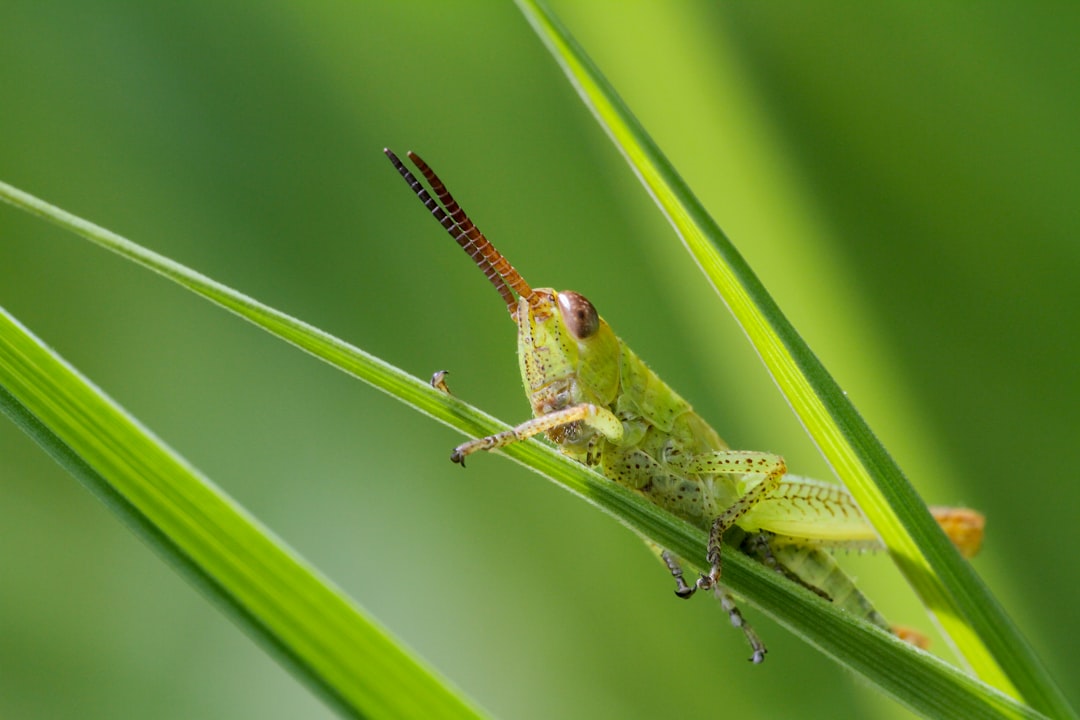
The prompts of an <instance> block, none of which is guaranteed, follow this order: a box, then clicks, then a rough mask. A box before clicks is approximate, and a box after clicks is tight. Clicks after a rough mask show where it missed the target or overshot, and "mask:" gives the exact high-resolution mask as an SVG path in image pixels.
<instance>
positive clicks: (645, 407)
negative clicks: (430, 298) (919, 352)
mask: <svg viewBox="0 0 1080 720" xmlns="http://www.w3.org/2000/svg"><path fill="white" fill-rule="evenodd" d="M384 152H385V153H386V155H387V157H389V158H390V162H392V163H393V164H394V167H395V168H397V171H398V172H399V173H401V176H402V177H403V178H405V180H406V182H408V183H409V186H410V187H411V188H412V190H413V192H415V193H416V195H417V196H418V197H419V198H420V200H421V201H422V202H423V203H424V206H425V207H427V209H428V210H429V211H430V212H431V214H432V215H434V217H435V219H436V220H438V221H439V223H440V224H441V225H442V226H443V227H444V228H445V229H446V231H447V232H448V233H450V236H451V237H453V238H454V240H455V241H457V243H458V245H460V246H461V247H462V248H463V249H464V250H465V252H466V253H468V254H469V256H470V257H471V258H472V259H473V262H475V263H476V265H477V267H479V268H480V270H481V271H482V272H483V273H484V275H485V276H486V277H487V279H488V280H489V281H490V282H491V284H492V285H494V286H495V289H496V290H497V291H498V292H499V295H500V296H501V297H502V299H503V302H505V303H506V307H507V309H508V310H509V311H510V316H511V317H512V318H513V320H514V322H515V323H516V324H517V328H518V361H519V363H520V366H521V377H522V381H523V382H524V384H525V391H526V393H527V394H528V396H529V402H530V403H531V404H532V409H533V415H534V417H533V419H531V420H528V421H526V422H524V423H522V424H520V425H518V426H517V427H515V428H513V429H511V430H507V431H505V432H501V433H498V434H497V435H491V436H489V437H484V438H478V439H476V440H471V441H469V442H466V443H464V444H462V445H459V446H458V447H457V448H455V449H454V451H453V453H452V454H451V456H450V459H451V460H453V461H454V462H456V463H459V464H461V465H464V464H465V458H466V457H467V456H469V455H471V454H472V453H474V452H476V451H478V450H493V449H495V448H499V447H502V446H504V445H509V444H510V443H514V442H519V441H522V440H525V439H527V438H530V437H532V436H534V435H538V434H540V433H546V434H547V436H548V438H549V439H550V440H551V441H552V442H554V443H555V444H556V446H557V447H558V448H559V450H560V451H561V452H562V453H564V454H565V455H568V456H569V457H571V458H573V459H574V460H577V461H578V462H581V463H583V464H585V465H588V466H590V467H595V468H596V469H598V470H599V471H600V472H601V473H603V474H604V475H605V476H606V477H608V478H609V479H611V480H612V481H614V482H616V483H619V484H620V485H623V486H624V487H627V488H630V489H631V490H634V491H635V492H637V493H639V494H641V495H642V496H644V497H645V498H647V499H648V500H649V501H650V502H652V503H654V504H656V505H658V506H660V507H662V508H664V509H665V510H667V511H669V512H671V513H672V514H674V515H677V516H679V517H681V518H684V519H685V520H687V521H689V522H691V523H693V524H695V525H697V526H699V527H701V528H703V529H705V530H707V531H708V533H709V541H708V549H707V553H706V556H705V564H706V565H707V566H708V568H709V569H708V572H707V573H705V574H703V575H701V576H700V577H699V578H698V579H697V580H696V582H694V583H693V584H688V583H687V582H686V581H685V580H684V578H683V570H682V567H681V565H680V560H679V558H678V557H676V556H675V555H674V554H673V553H670V552H668V551H666V550H663V549H661V548H657V547H654V548H653V550H654V551H655V552H656V553H657V554H658V555H659V556H660V558H661V560H662V561H663V562H664V564H665V565H666V566H667V568H668V570H669V571H670V572H671V574H672V576H674V578H675V582H676V590H675V593H676V594H677V595H678V596H679V597H682V598H688V597H690V596H691V595H693V594H694V593H695V592H696V591H697V590H707V589H710V588H711V589H713V591H714V592H715V593H716V595H717V597H718V598H719V599H720V602H721V604H722V606H723V607H724V609H725V610H727V612H728V613H729V615H730V617H731V621H732V624H734V625H735V626H737V627H740V628H742V630H743V632H744V633H745V634H746V638H747V640H748V641H749V643H750V646H751V649H752V653H753V654H752V655H751V657H750V660H751V661H753V662H755V663H758V662H761V661H762V660H764V658H765V652H766V650H765V645H764V644H763V643H762V642H761V640H760V639H759V638H758V636H757V634H756V633H755V632H754V631H753V629H752V628H751V627H750V625H749V624H748V623H747V622H746V621H745V620H744V619H743V617H742V614H741V613H740V612H739V610H738V608H737V607H736V606H735V602H734V599H733V598H732V596H731V594H730V593H729V592H728V591H726V590H725V589H724V588H723V587H722V586H721V585H720V584H719V579H720V549H721V546H722V542H723V540H724V539H725V538H726V539H727V540H728V542H729V543H732V544H735V545H736V546H737V547H738V548H739V549H740V550H742V551H743V552H745V553H747V554H748V555H750V556H752V557H754V558H755V559H757V560H759V561H761V562H762V563H764V564H766V565H767V566H769V567H772V568H774V569H775V570H777V571H778V572H780V573H782V574H783V575H785V576H786V577H788V578H790V579H791V580H793V581H795V582H796V583H798V584H800V585H802V586H803V587H805V588H807V589H809V590H811V591H812V592H814V593H817V594H818V595H821V596H822V597H824V598H826V599H829V600H831V601H832V602H833V603H835V604H836V605H838V606H839V607H841V608H844V609H845V610H847V611H849V612H852V613H854V614H855V615H857V616H858V617H861V618H864V619H866V620H868V621H869V622H871V623H873V624H875V625H878V626H879V627H882V628H884V629H885V630H888V631H891V632H894V633H896V634H897V635H900V636H901V637H904V638H905V639H907V640H909V641H911V642H913V643H915V644H919V645H923V644H925V639H924V638H923V637H922V636H921V635H919V634H918V633H917V632H915V631H911V630H907V629H903V628H898V627H892V626H890V625H889V623H887V622H886V621H885V619H884V618H883V617H882V616H881V615H880V614H879V613H878V612H877V611H876V610H875V609H874V607H873V605H871V604H870V601H869V600H867V598H866V596H865V595H863V594H862V592H860V591H859V589H858V588H856V587H855V584H854V582H853V581H852V579H851V578H850V577H849V576H848V575H847V574H845V573H844V572H843V571H842V570H841V569H840V567H839V566H838V565H837V564H836V562H835V560H834V559H833V557H832V555H831V554H829V553H828V552H826V551H827V550H829V549H833V548H841V547H842V548H860V549H861V548H874V547H878V546H879V541H878V539H877V536H876V535H875V534H874V530H873V528H872V527H871V526H870V524H869V523H868V522H867V521H866V519H865V518H864V517H863V515H862V513H861V512H860V511H859V508H858V506H857V505H856V504H855V501H854V500H853V499H852V497H851V494H850V493H849V492H848V491H847V489H846V488H844V487H843V486H841V485H836V484H833V483H826V482H821V481H818V480H811V479H809V478H802V477H796V476H794V475H789V474H788V473H787V467H786V465H785V464H784V460H783V458H782V457H780V456H779V455H773V454H771V453H765V452H753V451H743V450H732V449H730V448H729V447H728V446H727V445H726V444H725V443H724V441H723V440H721V439H720V436H719V435H717V433H716V431H715V430H713V429H712V428H711V427H710V426H709V425H708V423H706V422H705V420H703V419H702V418H701V416H700V415H698V414H697V413H696V412H694V410H693V409H692V408H691V407H690V404H689V403H688V402H686V401H685V400H683V399H682V398H681V397H680V396H679V395H678V394H677V393H676V392H675V391H674V390H672V389H671V388H670V387H668V386H667V385H666V384H665V383H664V381H663V380H661V379H660V378H659V377H658V376H657V375H656V373H654V372H653V371H652V370H650V369H649V368H648V366H646V365H645V363H644V362H642V361H641V359H639V358H638V356H637V355H635V354H634V352H633V351H632V350H630V348H629V347H627V346H626V344H625V343H623V342H622V341H621V340H619V338H617V337H616V336H615V333H614V332H612V330H611V328H610V327H609V326H608V324H607V323H606V322H604V320H603V318H601V317H600V316H599V315H598V314H597V312H596V308H594V307H593V305H592V303H590V302H589V301H588V300H587V299H586V298H585V297H584V296H583V295H581V294H579V293H576V292H573V291H570V290H563V291H561V292H556V291H555V290H552V289H550V288H535V289H534V288H532V287H530V286H529V284H528V283H526V282H525V280H524V279H523V278H522V277H521V275H520V274H519V273H518V271H517V270H515V269H514V268H513V267H512V266H511V265H510V263H509V262H507V261H506V259H505V258H504V257H503V256H502V255H501V254H500V253H499V252H498V251H497V250H496V249H495V248H494V247H493V246H492V245H491V243H490V242H488V240H487V238H485V237H484V235H483V233H481V232H480V231H479V229H477V227H476V226H475V225H474V224H473V223H472V221H470V220H469V218H468V216H467V215H466V214H465V212H464V211H463V210H462V209H461V207H460V206H459V205H458V204H457V203H456V202H455V201H454V198H453V196H451V195H450V193H449V192H448V191H447V190H446V186H445V185H443V183H442V181H441V180H439V178H438V176H437V175H436V174H435V173H434V171H432V169H431V168H430V167H428V165H427V164H426V163H425V162H424V161H423V160H421V159H420V157H419V156H417V155H416V154H415V153H412V152H410V153H407V155H408V157H409V159H410V160H412V162H413V163H414V164H415V165H416V167H417V168H418V169H419V171H420V173H421V174H422V175H423V176H424V177H425V178H426V179H427V181H428V183H429V184H430V185H431V189H432V192H433V193H434V194H435V198H437V201H436V199H433V198H432V197H431V195H430V194H429V193H428V192H427V190H425V189H424V187H423V185H421V184H420V181H419V180H417V179H416V177H415V176H414V175H413V174H412V173H411V172H410V171H409V170H408V169H407V168H406V167H405V166H404V165H403V164H402V163H401V161H400V160H399V159H398V158H397V156H396V155H394V153H393V152H391V151H390V150H385V151H384ZM440 379H441V378H440ZM931 511H932V512H933V514H934V517H935V518H936V519H937V520H938V522H939V523H940V524H941V526H942V527H943V528H944V529H945V531H946V533H947V534H948V535H949V537H950V538H951V539H952V540H953V542H954V543H955V544H956V545H957V547H958V548H959V549H960V551H961V552H962V553H963V554H965V555H967V556H971V555H973V554H974V553H975V552H976V551H977V550H978V548H979V545H980V543H981V541H982V533H983V517H982V515H980V514H979V513H977V512H975V511H973V510H968V509H965V508H931Z"/></svg>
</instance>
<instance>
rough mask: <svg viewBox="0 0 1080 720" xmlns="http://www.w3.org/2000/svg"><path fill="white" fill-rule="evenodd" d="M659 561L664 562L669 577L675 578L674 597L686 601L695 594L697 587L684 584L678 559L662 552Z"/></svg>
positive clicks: (665, 551) (666, 552)
mask: <svg viewBox="0 0 1080 720" xmlns="http://www.w3.org/2000/svg"><path fill="white" fill-rule="evenodd" d="M657 549H659V548H657ZM660 559H661V560H663V561H664V564H665V565H667V569H668V571H669V572H670V573H671V576H672V577H673V578H675V595H677V596H678V597H681V598H682V599H683V600H686V599H688V598H689V597H690V596H691V595H693V594H694V593H696V592H697V585H687V584H686V580H684V579H683V569H682V565H679V559H678V558H677V557H675V555H674V554H672V553H670V552H668V551H667V550H664V551H663V552H661V553H660Z"/></svg>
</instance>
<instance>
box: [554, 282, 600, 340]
mask: <svg viewBox="0 0 1080 720" xmlns="http://www.w3.org/2000/svg"><path fill="white" fill-rule="evenodd" d="M559 312H560V313H562V318H563V322H564V323H565V324H566V328H567V329H568V330H569V331H570V332H571V334H573V336H574V337H575V338H577V339H578V340H585V339H587V338H590V337H592V336H593V335H595V334H596V331H597V330H599V329H600V316H599V315H597V314H596V308H594V307H593V304H592V303H591V302H589V301H588V300H587V299H586V298H585V296H584V295H581V294H579V293H576V292H574V291H573V290H563V291H562V292H561V293H559Z"/></svg>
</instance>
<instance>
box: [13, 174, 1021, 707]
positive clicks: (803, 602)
mask: <svg viewBox="0 0 1080 720" xmlns="http://www.w3.org/2000/svg"><path fill="white" fill-rule="evenodd" d="M0 199H3V200H6V201H8V202H10V203H12V204H14V205H17V206H18V207H21V208H24V209H26V210H28V211H30V212H32V213H34V214H36V215H38V216H40V217H43V218H45V219H47V220H49V221H51V222H53V223H55V224H57V225H59V226H61V227H63V228H65V229H68V230H71V231H72V232H74V233H76V234H78V235H81V236H83V237H85V238H86V239H88V240H90V241H92V242H94V243H96V244H98V245H101V246H102V247H105V248H108V249H110V250H113V251H114V252H117V253H119V254H121V255H123V256H124V257H127V258H129V259H132V260H134V261H135V262H137V263H139V264H141V265H143V266H145V267H147V268H149V269H152V270H154V271H155V272H158V273H161V274H163V275H165V276H167V277H169V278H171V279H172V280H174V281H176V282H178V283H180V284H181V285H184V286H185V287H188V288H190V289H191V290H193V291H194V292H196V293H197V294H199V295H202V296H203V297H205V298H207V299H209V300H212V301H213V302H215V303H218V304H220V305H222V306H223V307H226V308H228V309H230V310H232V311H233V312H235V313H236V314H238V315H240V316H242V317H244V318H246V319H248V320H250V321H251V322H253V323H254V324H256V325H258V326H259V327H261V328H263V329H265V330H267V331H268V332H270V333H272V334H274V335H276V336H278V337H280V338H282V339H284V340H287V341H288V342H290V343H292V344H294V345H296V346H297V347H299V348H301V349H303V350H305V351H307V352H309V353H311V354H312V355H314V356H316V357H318V358H320V359H322V360H325V361H326V362H329V363H330V364H332V365H334V366H335V367H338V368H340V369H342V370H345V371H346V372H348V373H350V374H352V375H354V376H356V377H358V378H360V379H362V380H364V381H365V382H368V383H370V384H371V385H373V386H374V387H376V388H378V389H380V390H383V391H384V392H386V393H388V394H390V395H391V396H393V397H396V398H398V399H400V400H402V401H403V402H406V403H408V404H409V405H411V406H413V407H414V408H416V409H418V410H420V411H422V412H424V413H426V414H428V415H429V416H431V417H433V418H435V419H437V420H439V421H440V422H443V423H445V424H446V425H448V426H450V427H452V428H455V429H457V430H459V431H461V432H462V433H465V434H467V435H470V436H474V437H475V436H482V435H490V434H492V433H495V432H499V431H501V430H504V429H506V428H507V425H506V424H505V423H501V422H499V421H498V420H496V419H495V418H493V417H491V416H490V415H487V414H485V413H483V412H481V411H480V410H477V409H476V408H474V407H472V406H471V405H469V404H467V403H465V402H463V401H462V400H460V399H459V398H456V397H452V396H448V395H446V394H444V393H442V392H440V391H438V390H435V389H434V388H432V387H431V386H430V385H429V384H428V383H426V382H424V381H422V380H420V379H417V378H415V377H412V376H410V375H408V374H406V373H405V372H403V371H401V370H399V369H397V368H395V367H393V366H392V365H390V364H388V363H386V362H384V361H382V360H380V359H378V358H376V357H373V356H371V355H369V354H368V353H365V352H364V351H363V350H360V349H358V348H355V347H353V346H351V345H349V344H348V343H345V342H344V341H342V340H339V339H338V338H335V337H334V336H332V335H329V334H328V333H325V332H323V331H321V330H318V329H317V328H314V327H312V326H310V325H308V324H306V323H303V322H301V321H299V320H297V319H295V318H292V317H290V316H288V315H286V314H284V313H281V312H279V311H277V310H275V309H273V308H270V307H268V306H266V305H263V304H261V303H259V302H257V301H256V300H254V299H252V298H250V297H247V296H245V295H243V294H241V293H239V292H237V291H235V290H232V289H230V288H228V287H226V286H224V285H221V284H220V283H217V282H215V281H213V280H211V279H209V278H207V277H205V276H204V275H201V274H199V273H196V272H194V271H192V270H190V269H188V268H186V267H184V266H183V265H180V264H179V263H176V262H174V261H172V260H169V259H168V258H165V257H163V256H161V255H159V254H157V253H154V252H152V251H150V250H147V249H145V248H142V247H140V246H138V245H136V244H135V243H132V242H131V241H129V240H126V239H124V238H122V237H120V236H118V235H116V234H115V233H112V232H110V231H108V230H105V229H104V228H101V227H99V226H96V225H94V224H92V223H89V222H87V221H85V220H82V219H80V218H77V217H75V216H73V215H71V214H69V213H66V212H64V211H62V210H60V209H58V208H55V207H53V206H51V205H49V204H47V203H45V202H43V201H41V200H39V199H37V198H34V197H32V196H30V195H28V194H26V193H23V192H21V191H19V190H16V189H15V188H12V187H11V186H8V185H5V184H3V183H0ZM503 452H504V453H505V454H506V455H508V456H510V457H511V458H513V459H514V460H516V461H517V462H520V463H522V464H523V465H525V466H527V467H529V468H531V469H533V470H535V471H537V472H538V473H540V474H542V475H544V476H546V477H548V478H550V479H552V480H554V481H555V482H557V483H559V484H560V485H561V486H562V487H564V488H566V489H568V490H570V491H571V492H574V493H575V494H577V495H579V496H581V497H582V498H584V499H586V500H587V501H588V502H590V503H592V504H593V505H595V506H597V507H599V508H601V509H602V510H604V511H605V512H608V513H610V514H611V515H613V516H614V517H615V518H616V519H618V520H619V521H620V522H622V523H623V524H625V525H627V526H628V527H630V528H631V529H632V530H634V531H635V532H637V533H639V534H640V535H642V536H643V537H646V538H649V539H651V540H653V541H654V542H656V543H658V544H660V545H662V546H664V547H668V548H670V549H672V550H673V551H675V552H677V553H679V554H680V555H681V556H682V557H684V558H703V557H704V556H705V542H706V538H705V534H704V533H703V532H702V531H701V530H699V529H697V528H694V527H692V526H691V525H689V524H687V523H685V522H683V521H682V520H679V519H678V518H675V517H672V516H670V515H668V514H667V513H665V512H663V511H662V510H660V509H659V508H657V507H655V506H653V505H652V504H651V503H649V502H648V501H646V500H645V499H643V498H641V497H639V496H636V495H634V494H633V493H631V492H630V491H628V490H625V489H623V488H621V487H619V486H617V485H615V484H614V483H612V482H610V481H609V480H607V479H605V478H604V477H603V476H601V475H598V474H597V473H594V472H592V471H591V470H589V469H587V468H585V467H583V466H581V465H579V464H577V463H575V462H573V461H571V460H569V459H567V458H566V457H564V456H562V455H560V454H559V453H558V452H556V451H555V450H553V449H552V448H550V447H547V446H545V445H542V444H540V443H538V442H534V441H530V442H526V443H516V444H513V445H510V446H508V447H506V448H505V449H504V450H503ZM724 583H725V585H728V586H730V587H731V588H732V589H733V590H735V591H736V592H738V593H739V594H740V595H743V596H745V597H746V598H747V599H748V600H750V601H751V602H752V603H753V604H754V605H756V606H757V607H759V608H761V609H762V610H764V611H765V612H767V613H768V614H770V615H771V616H773V617H774V618H776V619H777V621H778V622H780V623H782V624H783V625H785V626H786V627H788V628H789V629H791V630H792V631H793V632H794V633H796V634H797V635H799V636H800V637H802V638H804V639H805V640H806V641H807V642H809V643H811V644H813V645H814V646H815V647H817V648H819V649H820V650H822V652H824V653H826V654H828V655H829V656H830V657H832V658H834V659H835V660H836V661H838V662H840V663H842V664H844V665H845V666H846V667H848V668H850V669H851V670H853V671H855V672H857V673H859V674H860V675H862V676H864V677H866V678H867V679H868V680H869V681H870V682H872V683H874V684H875V685H877V686H878V687H880V688H881V689H882V690H883V691H885V692H887V693H889V694H890V695H892V696H893V697H895V698H896V699H897V700H899V701H900V702H902V703H904V704H905V705H907V706H908V707H910V708H911V709H913V710H915V711H916V712H920V713H922V714H923V715H925V716H927V717H935V718H1038V717H1042V716H1041V715H1039V714H1038V713H1037V712H1035V711H1034V710H1032V709H1031V708H1028V707H1025V706H1023V705H1021V704H1019V703H1017V702H1016V701H1015V700H1013V699H1012V698H1009V697H1007V696H1005V695H1004V694H1002V693H1001V692H999V691H998V690H996V689H994V688H992V687H990V686H988V685H986V684H985V683H982V682H980V681H978V680H976V679H974V678H971V677H969V676H967V675H965V674H964V673H962V672H960V671H958V670H957V669H955V668H953V667H950V666H949V665H947V664H945V663H943V662H942V661H940V660H938V659H937V658H935V657H933V656H931V655H929V654H927V653H923V652H920V651H918V650H915V649H914V648H912V647H910V646H908V645H906V644H905V643H903V642H900V641H899V640H897V639H896V638H894V637H892V636H891V635H889V634H887V633H885V632H883V631H881V630H880V629H878V628H875V627H872V626H870V625H868V624H866V623H864V622H862V621H859V620H855V619H853V618H851V617H849V616H847V615H845V614H844V613H842V612H841V611H839V610H838V609H836V608H835V607H834V606H832V605H831V604H829V603H827V602H825V601H823V600H822V599H820V598H818V597H816V596H814V595H813V594H812V593H809V592H808V591H805V590H803V589H802V588H799V587H796V586H795V585H794V584H792V583H790V582H787V581H785V580H783V579H782V578H780V577H779V576H778V575H777V574H776V573H773V572H771V571H769V570H767V569H765V568H763V567H762V566H761V565H760V564H758V563H756V562H754V561H752V560H751V559H749V558H747V557H745V556H744V555H742V554H740V553H737V552H730V553H728V554H727V555H726V556H725V560H724Z"/></svg>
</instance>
